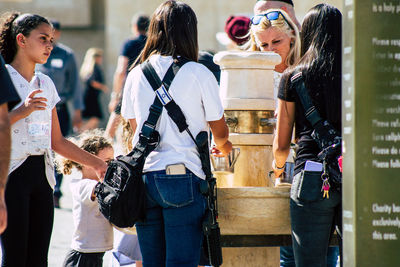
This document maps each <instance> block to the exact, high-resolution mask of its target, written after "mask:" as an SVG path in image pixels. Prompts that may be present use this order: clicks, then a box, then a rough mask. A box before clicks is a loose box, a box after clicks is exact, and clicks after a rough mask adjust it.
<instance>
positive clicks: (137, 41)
mask: <svg viewBox="0 0 400 267" xmlns="http://www.w3.org/2000/svg"><path fill="white" fill-rule="evenodd" d="M149 23H150V19H149V17H148V16H146V15H135V16H134V17H133V18H132V21H131V24H132V33H133V36H135V37H134V38H133V39H128V40H127V41H125V43H124V44H123V46H122V51H121V54H120V56H119V57H118V63H117V69H116V70H115V73H114V82H113V91H112V93H111V100H110V103H109V105H108V109H109V111H110V113H111V114H110V118H109V119H108V124H107V128H106V134H107V135H109V136H110V137H114V133H115V129H116V127H117V126H118V124H119V120H120V114H121V111H120V110H121V106H120V104H119V102H120V99H121V95H122V89H123V87H124V83H125V79H126V76H127V75H128V72H129V68H130V67H131V65H132V64H133V63H134V62H135V60H136V58H137V57H138V56H139V55H140V52H142V50H143V48H144V45H145V43H146V33H147V28H148V27H149Z"/></svg>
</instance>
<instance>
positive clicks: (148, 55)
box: [0, 0, 341, 266]
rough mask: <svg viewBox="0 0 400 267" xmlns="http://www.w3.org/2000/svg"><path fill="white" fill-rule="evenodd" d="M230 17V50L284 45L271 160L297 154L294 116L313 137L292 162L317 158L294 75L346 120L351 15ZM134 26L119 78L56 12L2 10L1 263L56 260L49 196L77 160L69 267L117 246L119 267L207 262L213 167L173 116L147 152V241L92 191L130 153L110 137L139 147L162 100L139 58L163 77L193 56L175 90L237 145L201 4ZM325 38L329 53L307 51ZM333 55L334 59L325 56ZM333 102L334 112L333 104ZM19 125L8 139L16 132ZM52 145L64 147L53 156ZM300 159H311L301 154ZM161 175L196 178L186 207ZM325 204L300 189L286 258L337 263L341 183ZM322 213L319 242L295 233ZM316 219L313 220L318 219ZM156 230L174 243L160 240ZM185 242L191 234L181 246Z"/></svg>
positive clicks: (172, 5)
mask: <svg viewBox="0 0 400 267" xmlns="http://www.w3.org/2000/svg"><path fill="white" fill-rule="evenodd" d="M183 21H185V23H182V22H183ZM186 22H187V23H186ZM321 25H322V26H325V27H322V26H321ZM224 26H225V27H224V30H225V33H223V34H222V35H221V34H219V37H218V36H217V38H219V39H224V38H225V39H224V41H221V42H223V43H224V45H226V48H227V49H231V50H243V51H272V52H275V53H277V54H279V55H280V56H281V63H280V64H278V65H276V66H275V69H274V84H273V85H269V86H273V87H274V98H275V99H276V101H277V110H276V115H277V120H278V124H277V132H276V136H277V137H276V139H275V143H274V156H275V161H274V170H275V173H276V174H277V175H280V173H281V170H283V169H284V167H279V166H284V165H285V162H286V161H287V160H288V159H287V158H288V153H289V149H288V147H289V146H290V143H291V142H293V141H294V139H295V138H292V136H291V134H292V132H293V131H292V129H293V125H296V139H297V140H298V139H300V140H303V142H299V143H297V145H300V150H298V151H297V160H296V167H295V169H294V173H293V175H296V174H297V173H298V172H299V170H301V168H302V165H304V161H305V159H308V158H311V159H314V158H315V157H314V156H315V153H317V152H318V151H317V150H318V149H316V148H315V144H313V143H312V141H310V140H309V139H307V138H308V137H309V136H310V131H311V128H310V127H309V125H308V124H307V123H306V122H305V121H304V118H299V117H298V115H297V114H301V112H302V109H301V108H300V104H299V102H298V101H299V100H298V97H296V94H295V93H294V92H293V89H292V88H291V87H290V82H289V80H290V77H291V75H292V74H293V73H294V71H295V70H298V69H299V68H300V69H301V71H303V74H304V75H305V77H306V81H307V84H308V85H309V86H310V88H311V90H310V91H311V92H312V98H313V100H315V101H316V103H317V104H316V106H317V107H318V108H319V109H320V111H321V113H322V115H323V116H324V117H326V118H327V119H329V120H331V121H332V123H333V124H334V126H335V127H336V128H337V129H340V104H339V102H340V99H341V98H340V92H341V87H340V83H339V80H340V78H341V72H340V70H338V68H339V67H338V66H340V63H341V61H340V55H339V54H338V53H340V52H339V51H341V49H340V45H339V46H338V45H333V43H336V42H338V43H339V44H341V41H340V40H341V39H340V38H341V14H340V12H339V11H338V10H337V9H336V8H334V7H332V6H330V5H326V4H325V5H318V6H316V7H314V8H313V9H311V10H310V12H309V13H308V14H307V16H306V17H305V19H304V21H303V24H302V25H301V24H300V22H299V21H298V19H297V18H296V15H295V11H294V4H293V2H292V1H291V0H287V1H257V2H256V3H255V6H254V14H253V15H252V16H251V17H247V16H243V15H232V16H230V17H229V18H227V20H226V23H225V25H224ZM131 27H132V36H131V37H130V38H129V39H127V41H126V42H125V43H123V44H122V49H121V53H120V56H119V57H118V60H117V68H116V69H115V72H114V75H113V84H112V88H111V89H109V88H108V86H107V85H106V84H107V83H106V80H105V77H106V76H107V75H105V70H104V68H103V57H104V54H103V53H104V52H103V50H102V49H100V48H96V47H91V48H89V49H88V50H87V52H86V54H85V57H84V59H83V63H82V65H81V66H80V67H79V66H78V65H77V63H76V59H75V56H74V53H73V51H72V50H71V49H70V48H69V47H67V46H65V45H63V44H61V43H60V42H59V41H58V40H59V37H60V34H61V28H62V27H61V25H60V23H59V22H58V21H57V20H48V19H46V18H44V17H42V16H40V15H34V14H21V13H13V12H11V13H7V14H4V15H3V16H2V22H1V25H0V52H1V55H2V57H3V58H4V61H5V62H3V59H1V61H2V62H1V69H0V79H1V88H2V89H1V90H2V94H1V95H2V97H1V103H0V104H1V106H0V117H1V118H2V119H1V122H0V124H1V125H4V127H2V128H1V129H3V131H0V137H3V136H4V138H0V140H1V141H2V142H3V143H2V145H0V148H1V149H2V151H1V152H0V154H1V156H2V157H3V158H1V165H0V167H1V169H0V171H1V173H0V178H1V179H0V231H1V232H3V233H2V235H1V244H2V254H3V257H2V262H3V263H2V266H46V265H47V257H48V255H47V253H48V248H49V242H50V237H51V233H52V227H53V216H54V208H53V207H56V208H60V206H61V204H62V202H60V199H61V197H62V192H61V190H60V189H61V184H62V179H63V174H71V169H73V168H75V169H76V170H77V171H78V172H77V173H75V176H74V177H73V178H72V180H71V181H70V184H71V190H72V195H73V217H74V227H75V228H74V234H73V237H72V245H71V249H72V250H71V251H70V252H69V253H68V255H65V256H66V258H65V260H63V262H64V263H63V264H64V266H102V265H103V262H102V258H103V255H104V252H105V251H108V250H111V249H113V248H114V253H113V259H112V262H111V263H110V265H112V266H119V265H121V266H122V265H124V264H133V263H135V264H136V266H141V264H142V260H143V265H144V266H161V265H163V264H165V265H166V266H172V265H173V264H177V265H176V266H197V265H200V264H206V262H202V261H201V260H200V256H201V253H200V251H201V250H200V247H201V238H202V235H201V225H200V222H201V217H202V216H204V205H205V204H204V198H203V196H202V195H201V194H200V193H199V192H197V191H198V187H199V184H200V183H201V180H202V179H204V173H203V172H202V170H201V167H200V164H199V159H198V158H197V156H196V153H195V145H194V143H193V141H192V140H191V139H190V138H189V136H184V138H183V139H182V138H177V137H176V136H178V132H177V131H176V130H174V129H175V128H174V127H173V126H174V125H172V124H173V122H171V121H170V120H169V118H168V115H166V114H163V115H162V117H161V119H160V130H159V131H160V133H161V135H163V133H164V134H165V135H166V136H167V138H165V139H161V140H162V141H161V146H160V147H161V148H159V150H158V151H157V154H150V156H149V159H148V161H147V163H146V164H147V165H145V173H146V175H145V182H146V190H148V194H149V195H150V198H149V201H148V202H149V203H151V204H149V205H148V214H149V218H150V219H149V220H150V221H149V222H145V223H140V224H138V225H137V229H138V235H139V241H138V238H137V237H136V235H126V234H123V233H120V232H115V230H114V231H113V229H112V227H111V225H110V224H109V223H108V222H107V221H106V220H105V219H104V218H102V217H100V218H98V215H99V211H98V209H97V205H96V202H95V201H94V200H95V196H94V195H93V188H94V186H95V184H96V183H97V181H99V180H101V179H102V177H103V176H104V173H105V170H106V162H107V161H109V160H111V159H112V158H113V157H114V154H118V152H124V153H126V152H127V151H129V150H125V151H118V152H117V153H114V149H113V146H120V147H124V148H126V147H128V146H131V145H132V143H131V140H133V144H135V143H136V142H137V139H138V135H139V130H137V129H141V127H142V125H143V123H144V120H145V119H146V116H147V115H148V107H149V106H150V104H151V102H152V101H153V99H154V93H153V92H152V90H151V87H149V86H148V84H146V80H145V78H144V76H143V74H142V72H141V70H140V67H139V66H137V65H138V64H139V63H142V62H145V61H147V60H148V61H150V62H151V64H152V65H153V67H154V68H155V70H156V72H157V74H158V75H159V76H160V77H163V75H164V74H165V73H166V72H167V69H168V67H169V66H170V65H171V64H172V63H173V62H175V61H178V60H179V58H180V57H184V58H186V59H189V60H191V61H193V62H189V63H186V64H185V65H184V66H183V67H182V70H181V71H180V72H183V74H181V75H180V76H179V75H177V78H176V82H175V84H176V85H175V87H173V88H171V92H172V94H173V95H174V99H175V100H176V102H177V103H178V104H179V105H180V106H181V108H182V109H183V110H184V113H185V115H186V116H187V117H188V118H187V120H188V123H189V128H191V130H192V131H194V132H195V133H198V132H199V131H201V130H208V128H211V131H212V134H213V138H214V143H215V144H216V146H217V149H216V150H214V151H217V152H215V153H219V152H220V153H222V154H223V155H225V154H227V153H229V151H230V149H231V146H232V145H231V144H230V142H229V141H228V136H229V134H228V129H227V127H226V124H225V120H224V117H223V108H222V105H221V101H220V99H219V96H218V83H219V72H220V71H219V68H218V66H217V65H215V64H214V63H213V62H212V54H213V53H214V51H199V49H198V42H197V38H198V37H197V19H196V15H195V13H194V12H193V10H192V9H191V8H190V7H189V6H188V5H187V4H184V3H181V2H175V1H166V2H165V3H163V4H161V5H160V6H159V7H158V8H157V10H156V11H155V13H154V14H153V15H152V16H147V15H144V14H137V15H135V16H134V17H133V18H132V20H131ZM226 37H228V39H227V38H226ZM338 40H339V41H340V42H339V41H338ZM318 46H320V47H321V49H320V50H317V49H315V51H310V49H311V48H313V49H314V48H315V47H318ZM316 56H317V58H315V57H316ZM313 57H314V58H313ZM329 60H331V61H330V63H331V65H326V64H324V62H326V61H329ZM196 61H198V63H197V62H196ZM4 63H5V64H4ZM318 64H321V65H318ZM135 66H136V67H135ZM296 68H297V69H296ZM318 68H320V69H322V70H324V73H320V72H319V71H318ZM189 77H192V78H189ZM194 81H195V82H194ZM319 84H324V87H323V88H324V89H319V86H318V85H319ZM188 88H189V89H188ZM139 89H140V90H139ZM190 89H192V90H193V91H192V92H200V93H199V94H198V95H193V94H192V96H191V97H194V99H195V100H196V101H193V99H192V101H191V102H190V103H187V102H185V99H188V98H189V96H188V95H186V94H187V93H188V92H190ZM146 90H147V91H146ZM186 90H188V91H186ZM3 92H4V93H3ZM102 94H110V96H111V97H110V101H109V104H108V111H109V113H110V115H109V116H108V114H107V113H106V114H105V113H104V111H105V109H104V108H103V107H102V102H101V95H102ZM139 99H140V100H139ZM332 99H336V100H337V101H332ZM328 100H329V101H330V102H329V104H330V105H329V107H330V108H331V109H328V110H324V108H323V107H324V105H325V103H328ZM7 103H8V104H7ZM71 106H72V107H73V109H72V111H71ZM295 110H296V113H295ZM294 114H296V117H295V115H294ZM194 118H196V119H194ZM102 120H107V121H108V123H107V126H106V127H105V129H104V131H100V130H99V129H98V128H99V126H100V122H101V121H102ZM120 126H121V127H122V128H124V131H122V134H121V132H118V131H117V129H118V127H120ZM299 126H300V127H299ZM301 127H302V128H301ZM10 129H11V137H12V138H10V134H7V133H8V132H10ZM67 137H70V138H67ZM302 138H303V139H302ZM126 140H129V141H128V142H126ZM182 143H183V144H184V145H181V144H182ZM10 147H11V149H10ZM3 150H4V153H3ZM10 151H11V152H10ZM52 151H54V152H56V154H57V160H56V162H57V163H56V164H55V163H54V161H53V152H52ZM7 155H11V156H10V157H7ZM182 155H183V156H182ZM299 156H300V157H301V158H302V160H301V161H298V159H299ZM177 162H183V163H185V166H186V171H185V172H184V173H183V174H182V177H181V181H179V183H176V182H175V183H174V184H171V185H168V184H167V183H165V181H167V180H166V179H167V178H168V175H167V174H166V173H165V166H168V165H171V164H174V163H177ZM55 165H56V166H55ZM160 170H163V171H160ZM53 177H55V179H53ZM162 178H164V180H163V181H164V183H163V186H164V189H165V191H168V194H167V193H166V194H167V195H170V192H169V191H171V190H172V191H173V190H178V191H179V192H182V191H184V190H183V189H181V190H180V189H179V188H180V187H178V185H179V186H182V188H187V187H188V185H189V184H190V187H193V188H191V189H190V191H191V192H192V196H191V198H192V200H191V201H190V204H183V203H185V201H186V199H185V197H187V196H184V195H183V194H182V199H181V200H180V202H179V203H175V204H174V203H171V201H166V200H165V195H163V194H162V193H160V192H157V190H156V188H157V189H158V190H159V188H160V186H161V185H160V184H157V183H158V180H160V179H161V180H162ZM7 180H8V182H7ZM183 180H186V182H185V183H183ZM6 184H7V185H6ZM172 191H171V192H172ZM193 198H194V200H193ZM153 202H154V203H153ZM192 202H193V203H192ZM327 202H329V203H328V204H327ZM317 204H319V205H317ZM317 204H315V205H314V204H313V205H310V206H307V205H305V206H307V207H306V208H307V210H304V203H300V204H299V201H298V200H297V199H292V200H291V212H292V213H291V215H292V229H293V235H294V237H293V238H294V239H293V243H294V246H293V249H292V247H282V248H281V266H325V265H327V266H336V264H337V262H338V257H339V250H338V248H334V247H333V248H329V239H330V236H331V234H332V233H333V231H334V229H335V226H337V225H338V226H340V222H338V220H337V218H338V217H337V216H338V209H340V205H341V204H340V194H339V193H333V194H331V198H330V200H329V201H328V200H321V201H320V202H318V203H317ZM6 205H7V211H6ZM299 207H303V209H301V208H299ZM171 208H172V212H171V214H169V213H170V211H171ZM316 210H318V211H321V210H323V211H329V214H328V215H327V216H326V218H325V219H324V220H323V222H321V224H324V229H321V230H320V232H319V233H315V234H314V235H311V236H312V238H311V239H312V240H311V241H310V235H302V234H298V233H297V232H296V231H299V233H303V232H307V231H306V230H305V228H304V227H305V226H304V223H301V222H304V220H305V218H308V219H311V218H313V217H310V216H309V215H307V214H315V211H316ZM187 214H191V215H190V216H186V215H187ZM185 217H186V218H187V220H184V218H185ZM160 218H163V219H160ZM318 218H320V219H321V216H319V217H318ZM189 219H190V220H189ZM164 220H165V222H164ZM313 220H314V219H313ZM321 221H322V219H321ZM7 222H8V226H7ZM87 222H90V225H91V226H90V227H87ZM167 222H168V223H167ZM164 224H165V225H164ZM177 224H185V225H187V226H190V227H192V228H193V229H191V228H189V227H187V231H186V232H183V233H181V234H182V237H181V238H178V237H179V236H178V235H177V234H176V231H175V230H174V229H175V228H174V227H175V226H176V225H177ZM309 225H310V227H313V226H312V224H311V222H310V223H309ZM6 226H7V228H6ZM163 227H165V228H163ZM21 229H23V230H21ZM160 229H161V230H160ZM114 232H115V234H114ZM99 233H100V235H99ZM113 235H115V240H114V238H113ZM170 236H174V238H175V239H176V238H178V239H177V240H179V242H176V240H175V241H171V237H170ZM320 236H324V238H323V239H321V238H320ZM39 237H40V238H39ZM300 238H301V240H300ZM38 239H40V242H38ZM32 240H35V241H34V242H33V241H32ZM160 240H162V244H164V245H162V244H161V245H157V246H155V244H158V243H159V241H160ZM314 240H320V243H318V248H319V250H318V253H317V252H315V251H316V250H315V244H314V245H311V243H312V242H313V241H314ZM301 241H302V242H306V243H307V244H310V245H309V247H302V246H300V245H299V243H300V242H301ZM138 242H139V244H140V250H139V246H138ZM182 244H185V245H184V248H185V249H184V250H183V249H182ZM142 254H143V259H142ZM315 254H318V256H315ZM60 264H61V262H60ZM107 264H108V263H107ZM310 264H311V265H310Z"/></svg>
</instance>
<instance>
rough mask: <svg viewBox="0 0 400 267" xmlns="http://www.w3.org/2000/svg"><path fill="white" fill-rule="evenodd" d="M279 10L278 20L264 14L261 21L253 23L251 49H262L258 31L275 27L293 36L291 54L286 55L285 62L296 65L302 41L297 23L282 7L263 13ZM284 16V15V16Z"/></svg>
mask: <svg viewBox="0 0 400 267" xmlns="http://www.w3.org/2000/svg"><path fill="white" fill-rule="evenodd" d="M274 11H278V12H281V14H280V15H279V17H278V19H276V20H268V19H267V17H266V16H264V17H263V18H262V19H261V21H260V23H259V24H257V25H254V24H251V26H250V31H249V34H250V40H249V42H248V43H249V51H260V50H261V49H260V46H259V45H258V44H257V39H256V38H257V37H256V33H259V32H262V31H265V30H266V29H269V28H270V27H275V28H276V29H278V30H280V31H281V32H283V33H286V34H287V35H288V36H289V37H290V38H293V39H294V41H293V44H291V46H290V50H289V54H288V55H287V57H286V62H285V64H286V65H287V66H292V65H294V64H295V63H296V62H297V61H298V60H299V59H300V53H301V42H300V33H299V29H298V28H297V26H296V24H295V23H294V22H293V21H292V19H291V18H290V17H289V15H288V14H287V13H286V12H285V11H284V10H282V9H268V10H266V11H263V12H261V13H260V15H261V14H266V13H269V12H274ZM282 16H283V17H282Z"/></svg>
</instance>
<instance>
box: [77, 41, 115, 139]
mask: <svg viewBox="0 0 400 267" xmlns="http://www.w3.org/2000/svg"><path fill="white" fill-rule="evenodd" d="M102 63H103V50H102V49H100V48H95V47H92V48H89V49H88V51H87V52H86V55H85V59H84V60H83V63H82V66H81V70H80V76H81V79H82V81H83V82H84V84H85V86H86V90H85V93H84V97H83V99H84V103H85V108H84V110H83V111H82V117H83V118H84V119H85V123H84V124H83V126H82V128H81V129H80V130H81V131H82V132H83V131H86V130H91V129H94V128H97V126H98V124H99V121H100V120H101V119H102V118H103V113H102V111H101V104H100V93H101V92H108V87H107V86H106V85H105V83H104V74H103V70H102V69H101V65H102Z"/></svg>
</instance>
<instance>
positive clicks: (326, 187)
mask: <svg viewBox="0 0 400 267" xmlns="http://www.w3.org/2000/svg"><path fill="white" fill-rule="evenodd" d="M330 187H331V185H330V184H329V181H328V178H325V179H324V180H323V182H322V188H321V191H322V190H324V195H323V196H322V197H323V198H325V197H326V198H329V189H330Z"/></svg>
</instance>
